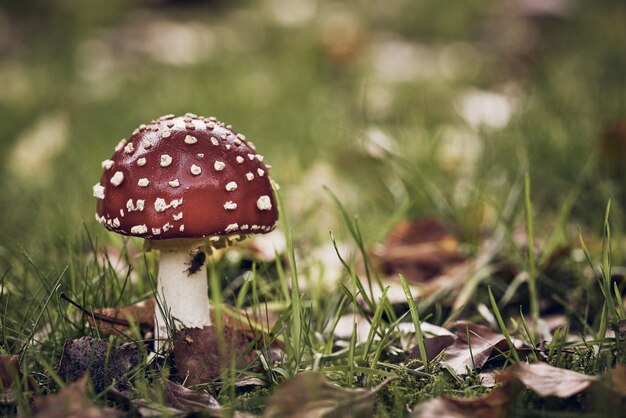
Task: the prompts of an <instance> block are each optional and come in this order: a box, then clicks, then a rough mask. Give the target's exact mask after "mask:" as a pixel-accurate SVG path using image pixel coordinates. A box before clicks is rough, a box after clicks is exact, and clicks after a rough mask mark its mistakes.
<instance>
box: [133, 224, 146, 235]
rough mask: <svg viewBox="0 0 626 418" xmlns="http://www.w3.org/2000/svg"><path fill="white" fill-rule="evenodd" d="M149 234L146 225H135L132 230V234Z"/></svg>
mask: <svg viewBox="0 0 626 418" xmlns="http://www.w3.org/2000/svg"><path fill="white" fill-rule="evenodd" d="M146 232H148V227H147V226H146V225H135V226H133V227H132V228H130V233H131V234H145V233H146Z"/></svg>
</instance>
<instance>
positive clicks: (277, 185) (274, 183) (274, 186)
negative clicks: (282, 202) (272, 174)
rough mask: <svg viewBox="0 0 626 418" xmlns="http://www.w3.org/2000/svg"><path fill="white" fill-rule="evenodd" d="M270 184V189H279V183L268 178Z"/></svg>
mask: <svg viewBox="0 0 626 418" xmlns="http://www.w3.org/2000/svg"><path fill="white" fill-rule="evenodd" d="M270 184H271V185H272V189H274V190H280V185H279V184H278V183H276V182H275V181H274V180H272V179H270Z"/></svg>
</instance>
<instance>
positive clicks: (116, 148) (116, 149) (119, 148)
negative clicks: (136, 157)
mask: <svg viewBox="0 0 626 418" xmlns="http://www.w3.org/2000/svg"><path fill="white" fill-rule="evenodd" d="M126 142H128V141H126V140H125V139H122V140H121V141H120V142H118V143H117V145H116V146H115V151H119V150H121V149H122V148H124V146H125V145H126Z"/></svg>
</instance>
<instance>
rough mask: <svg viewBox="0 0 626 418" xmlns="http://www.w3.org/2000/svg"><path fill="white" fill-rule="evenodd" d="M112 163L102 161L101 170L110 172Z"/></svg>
mask: <svg viewBox="0 0 626 418" xmlns="http://www.w3.org/2000/svg"><path fill="white" fill-rule="evenodd" d="M113 164H114V163H113V161H111V160H104V161H102V168H104V169H105V170H110V169H111V167H113Z"/></svg>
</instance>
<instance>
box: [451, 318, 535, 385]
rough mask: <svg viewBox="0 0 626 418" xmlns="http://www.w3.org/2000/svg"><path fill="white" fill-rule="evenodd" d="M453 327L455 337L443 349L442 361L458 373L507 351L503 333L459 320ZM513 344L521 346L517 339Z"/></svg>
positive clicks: (460, 373) (483, 363)
mask: <svg viewBox="0 0 626 418" xmlns="http://www.w3.org/2000/svg"><path fill="white" fill-rule="evenodd" d="M455 328H456V337H457V339H456V341H455V342H454V343H453V344H452V345H450V346H448V347H447V348H446V349H445V350H446V352H445V358H444V360H443V361H442V363H443V364H444V365H447V366H448V367H450V368H451V369H452V370H454V372H455V373H457V374H459V375H464V374H467V370H468V369H469V370H473V369H480V368H482V367H483V366H484V365H485V364H486V363H487V362H488V361H489V360H491V359H493V358H494V357H495V356H496V355H499V354H500V353H507V352H508V351H509V346H508V344H507V342H506V339H505V338H504V335H502V334H498V333H495V332H493V331H492V330H491V329H490V328H489V327H486V326H484V325H478V324H473V323H470V322H465V321H459V322H457V323H456V324H455ZM467 330H469V341H468V338H467V334H468V332H467ZM514 344H515V346H516V347H518V348H521V347H522V346H523V343H522V342H521V341H518V340H514ZM470 346H471V347H470ZM470 348H471V349H470Z"/></svg>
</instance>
